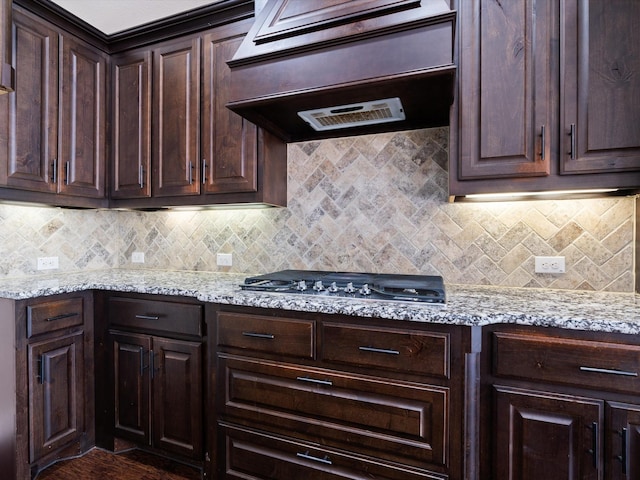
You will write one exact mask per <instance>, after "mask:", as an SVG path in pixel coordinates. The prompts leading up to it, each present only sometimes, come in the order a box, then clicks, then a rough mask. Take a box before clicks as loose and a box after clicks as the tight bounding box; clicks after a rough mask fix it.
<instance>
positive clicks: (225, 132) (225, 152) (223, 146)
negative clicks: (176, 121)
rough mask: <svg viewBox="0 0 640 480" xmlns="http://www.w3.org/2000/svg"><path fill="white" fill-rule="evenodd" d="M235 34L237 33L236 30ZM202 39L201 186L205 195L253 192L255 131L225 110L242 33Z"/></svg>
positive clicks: (256, 137)
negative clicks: (229, 62) (232, 66)
mask: <svg viewBox="0 0 640 480" xmlns="http://www.w3.org/2000/svg"><path fill="white" fill-rule="evenodd" d="M235 30H238V29H237V28H236V29H235ZM224 32H227V34H230V33H231V32H228V31H225V30H222V32H217V33H210V34H207V35H205V37H204V62H203V63H204V65H203V68H204V72H203V81H204V83H203V90H202V95H203V112H202V156H203V168H204V172H203V184H204V189H205V191H206V192H207V193H229V192H255V191H256V190H257V188H258V187H257V185H258V184H257V168H258V166H257V165H258V131H257V127H256V126H255V125H254V124H252V123H251V122H248V121H247V120H245V119H244V118H242V117H241V116H240V115H238V114H237V113H234V112H232V111H231V110H229V109H228V108H227V107H226V104H227V102H228V101H229V99H230V98H229V93H230V91H231V84H230V69H229V67H228V66H227V63H226V62H227V60H230V59H231V58H232V57H233V55H234V54H235V52H236V50H237V49H238V47H239V46H240V44H241V43H242V39H243V37H244V32H239V33H234V34H233V36H227V37H224V36H221V35H222V34H224Z"/></svg>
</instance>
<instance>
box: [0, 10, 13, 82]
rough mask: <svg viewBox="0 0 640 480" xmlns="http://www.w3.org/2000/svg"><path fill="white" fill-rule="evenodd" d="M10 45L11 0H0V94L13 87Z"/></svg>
mask: <svg viewBox="0 0 640 480" xmlns="http://www.w3.org/2000/svg"><path fill="white" fill-rule="evenodd" d="M11 45H12V42H11V0H0V95H2V94H5V93H7V92H11V91H13V89H14V88H15V85H14V71H13V67H12V66H11V60H10V59H11Z"/></svg>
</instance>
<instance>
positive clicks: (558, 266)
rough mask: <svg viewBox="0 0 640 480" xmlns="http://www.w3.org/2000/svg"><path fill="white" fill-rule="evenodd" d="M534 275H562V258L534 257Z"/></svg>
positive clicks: (563, 266) (563, 265)
mask: <svg viewBox="0 0 640 480" xmlns="http://www.w3.org/2000/svg"><path fill="white" fill-rule="evenodd" d="M535 260H536V266H535V272H536V273H564V268H565V264H564V257H535Z"/></svg>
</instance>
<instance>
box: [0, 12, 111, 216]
mask: <svg viewBox="0 0 640 480" xmlns="http://www.w3.org/2000/svg"><path fill="white" fill-rule="evenodd" d="M13 43H14V58H13V65H14V67H15V70H16V79H17V82H16V90H15V92H13V93H11V94H8V95H5V96H2V97H0V112H2V115H3V116H4V117H5V121H4V122H2V125H1V126H0V145H1V147H0V187H2V188H0V196H1V197H2V198H5V199H7V200H20V201H34V202H40V203H48V204H53V205H65V206H79V207H85V206H86V207H95V206H104V205H105V204H106V177H105V171H106V121H107V116H106V92H107V86H106V79H107V56H106V54H104V53H103V52H101V51H99V50H98V49H97V48H95V47H93V46H91V45H89V44H87V43H85V42H84V41H82V40H80V39H78V38H76V37H73V36H71V35H69V34H67V33H66V32H63V31H61V30H59V29H58V28H57V27H55V26H54V25H52V24H50V23H48V22H46V21H44V20H42V19H40V18H38V17H36V16H35V15H33V14H31V13H29V12H27V11H25V10H23V9H21V8H20V7H14V10H13Z"/></svg>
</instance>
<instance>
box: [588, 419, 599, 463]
mask: <svg viewBox="0 0 640 480" xmlns="http://www.w3.org/2000/svg"><path fill="white" fill-rule="evenodd" d="M589 453H591V454H592V455H593V468H595V469H596V470H597V469H598V422H592V423H591V450H589Z"/></svg>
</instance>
